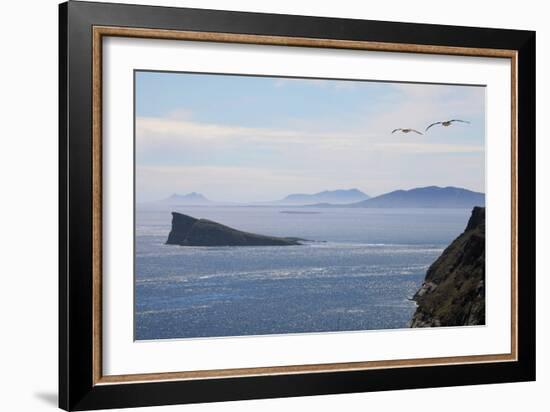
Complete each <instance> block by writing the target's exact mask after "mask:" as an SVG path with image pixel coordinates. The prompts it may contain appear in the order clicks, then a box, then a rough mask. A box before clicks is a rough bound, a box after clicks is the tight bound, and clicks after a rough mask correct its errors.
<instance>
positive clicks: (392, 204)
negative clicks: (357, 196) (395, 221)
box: [349, 186, 485, 208]
mask: <svg viewBox="0 0 550 412" xmlns="http://www.w3.org/2000/svg"><path fill="white" fill-rule="evenodd" d="M349 206H351V207H377V208H473V207H474V206H485V194H484V193H479V192H473V191H471V190H467V189H462V188H459V187H451V186H448V187H439V186H428V187H419V188H416V189H411V190H395V191H393V192H390V193H386V194H383V195H380V196H376V197H373V198H370V199H368V200H364V201H361V202H357V203H353V204H350V205H349Z"/></svg>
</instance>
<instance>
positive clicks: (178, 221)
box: [166, 212, 301, 246]
mask: <svg viewBox="0 0 550 412" xmlns="http://www.w3.org/2000/svg"><path fill="white" fill-rule="evenodd" d="M166 244H167V245H180V246H292V245H300V244H301V243H300V242H299V239H295V238H281V237H274V236H263V235H257V234H254V233H247V232H242V231H240V230H237V229H233V228H230V227H228V226H224V225H222V224H220V223H216V222H213V221H211V220H206V219H195V218H194V217H191V216H187V215H184V214H181V213H177V212H172V230H171V231H170V234H169V235H168V240H167V241H166Z"/></svg>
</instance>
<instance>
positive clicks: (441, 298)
mask: <svg viewBox="0 0 550 412" xmlns="http://www.w3.org/2000/svg"><path fill="white" fill-rule="evenodd" d="M413 300H414V301H416V303H417V305H418V307H417V309H416V312H415V314H414V315H413V318H412V320H411V327H413V328H414V327H430V326H465V325H484V324H485V208H484V207H474V209H473V211H472V216H471V217H470V220H469V221H468V225H467V226H466V230H465V231H464V232H463V233H462V234H461V235H460V236H459V237H457V238H456V239H455V240H454V241H453V242H452V243H451V244H450V245H449V246H448V247H447V248H446V249H445V250H444V251H443V253H442V254H441V256H440V257H439V258H438V259H437V260H436V261H435V262H434V263H433V264H432V265H431V266H430V268H429V269H428V272H427V273H426V278H425V280H424V283H423V284H422V286H421V287H420V289H419V290H418V291H417V292H416V294H415V295H414V296H413Z"/></svg>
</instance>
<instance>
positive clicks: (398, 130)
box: [391, 127, 424, 134]
mask: <svg viewBox="0 0 550 412" xmlns="http://www.w3.org/2000/svg"><path fill="white" fill-rule="evenodd" d="M395 132H401V133H410V132H414V133H418V134H424V133H421V132H419V131H418V130H415V129H409V128H407V129H403V128H401V127H400V128H399V129H393V130H392V132H391V133H392V134H394V133H395Z"/></svg>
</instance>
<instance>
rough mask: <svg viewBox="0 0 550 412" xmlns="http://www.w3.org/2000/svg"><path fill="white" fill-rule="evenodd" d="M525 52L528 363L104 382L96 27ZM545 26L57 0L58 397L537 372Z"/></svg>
mask: <svg viewBox="0 0 550 412" xmlns="http://www.w3.org/2000/svg"><path fill="white" fill-rule="evenodd" d="M93 26H118V27H139V28H151V29H169V30H184V31H207V32H222V33H240V34H255V35H269V36H287V37H305V38H324V39H336V40H359V41H371V42H383V43H386V42H388V43H404V44H423V45H434V46H457V47H470V48H488V49H506V50H515V51H517V67H518V72H517V73H518V74H517V85H516V87H517V90H518V101H517V122H518V123H517V124H518V139H517V144H518V197H517V202H518V204H517V214H518V216H517V228H518V246H519V247H518V290H517V292H518V330H517V336H518V360H517V361H516V362H508V361H506V362H495V363H479V364H462V365H445V366H415V367H403V368H393V369H391V368H390V369H375V370H363V371H349V372H321V373H299V374H288V375H272V376H257V377H235V378H220V379H202V380H189V381H167V382H148V383H123V384H105V385H94V382H93V359H92V355H93V347H92V344H93V336H92V320H93V311H92V309H93V306H92V303H93V295H92V27H93ZM535 82H536V80H535V32H533V31H523V30H504V29H489V28H472V27H457V26H443V25H429V24H414V23H393V22H381V21H368V20H355V19H336V18H320V17H305V16H294V15H275V14H261V13H244V12H231V11H216V10H203V9H185V8H174V7H158V6H136V5H123V4H111V3H91V2H78V1H70V2H68V3H63V4H61V5H60V6H59V406H60V408H62V409H65V410H90V409H108V408H122V407H137V406H156V405H169V404H182V403H196V402H218V401H228V400H244V399H262V398H273V397H292V396H306V395H323V394H337V393H353V392H365V391H381V390H395V389H413V388H427V387H443V386H459V385H474V384H487V383H502V382H520V381H532V380H535V369H536V367H535V338H536V336H535V321H536V318H535V306H536V303H535V121H536V118H535V86H536V83H535Z"/></svg>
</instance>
